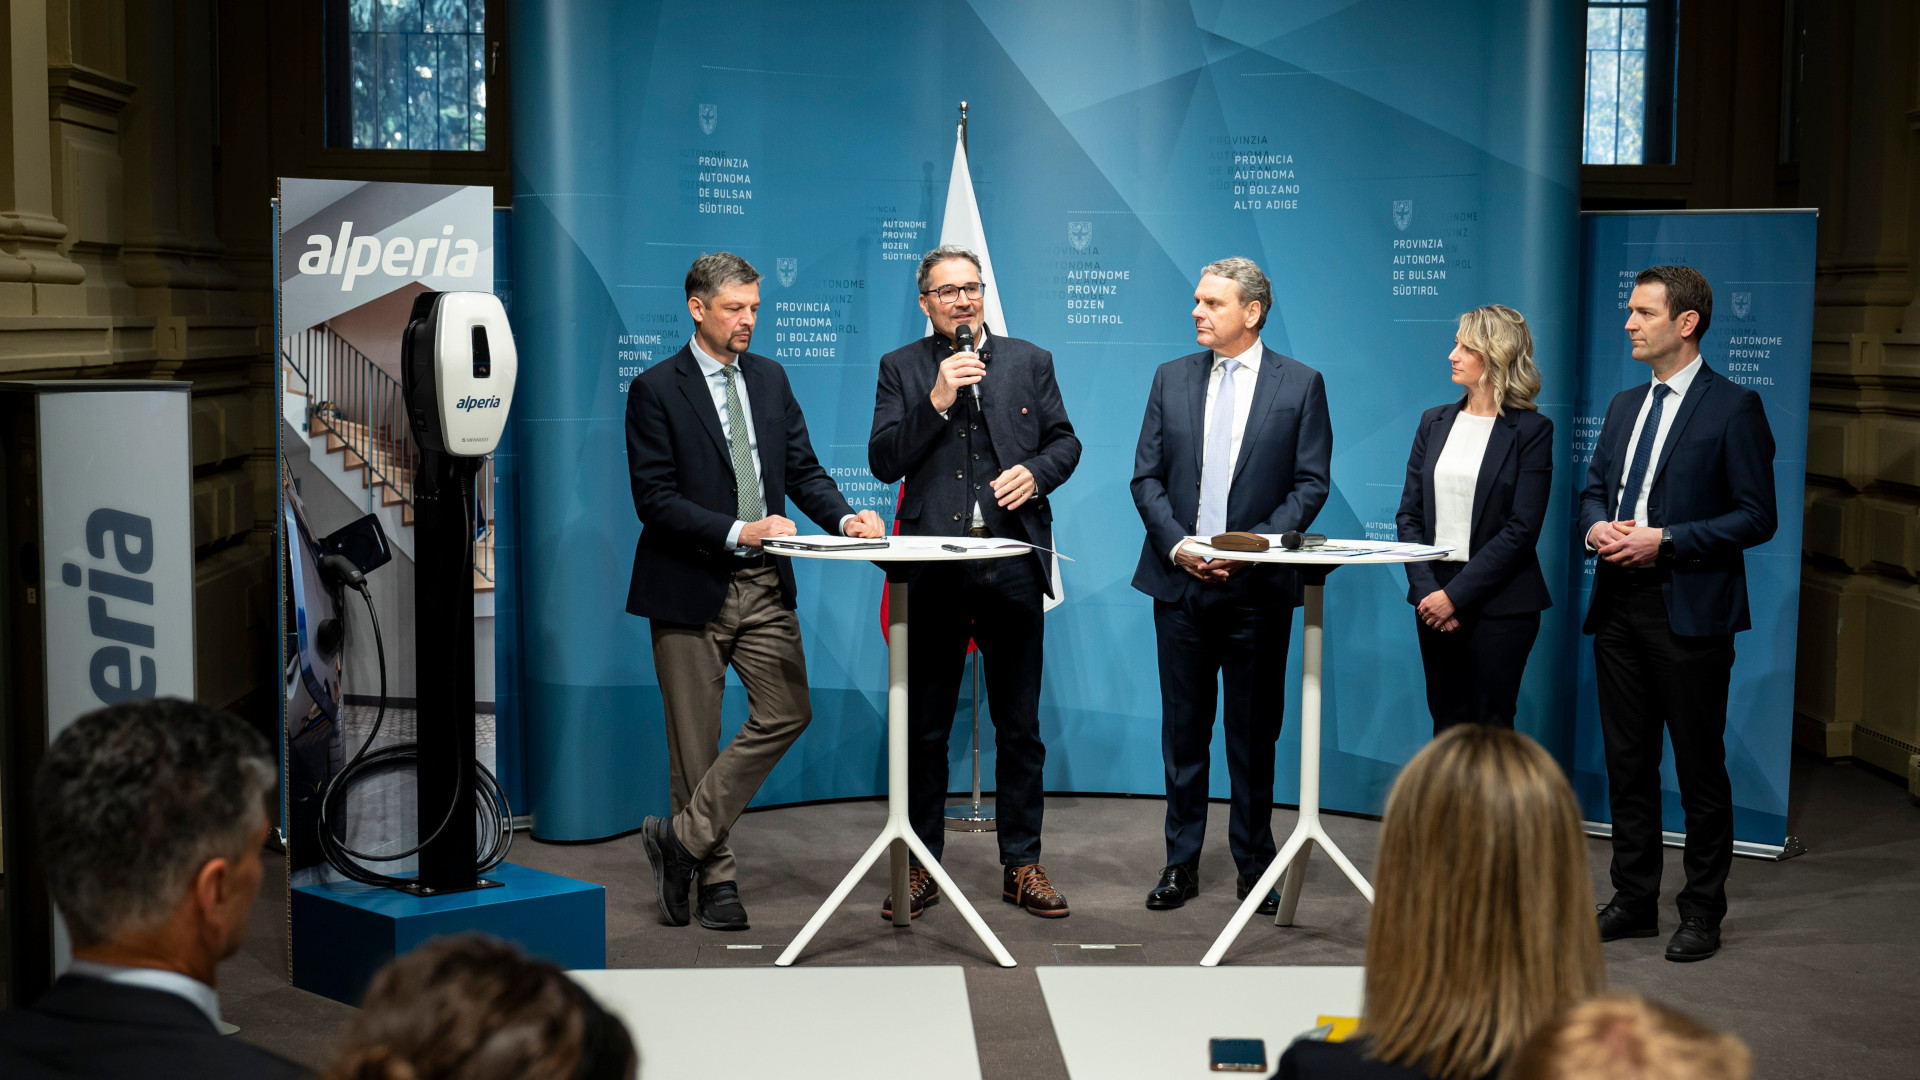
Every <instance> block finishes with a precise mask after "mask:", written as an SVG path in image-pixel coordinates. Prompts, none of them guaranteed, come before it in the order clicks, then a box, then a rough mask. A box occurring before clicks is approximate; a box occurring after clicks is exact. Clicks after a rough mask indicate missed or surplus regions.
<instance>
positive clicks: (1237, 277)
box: [1200, 255, 1273, 330]
mask: <svg viewBox="0 0 1920 1080" xmlns="http://www.w3.org/2000/svg"><path fill="white" fill-rule="evenodd" d="M1208 274H1212V275H1213V276H1215V277H1223V278H1226V279H1227V280H1228V281H1231V282H1233V283H1234V284H1235V285H1237V286H1239V287H1240V302H1241V303H1242V304H1252V303H1256V302H1257V303H1258V304H1259V305H1260V322H1259V323H1258V324H1256V325H1255V326H1254V329H1255V330H1258V329H1260V328H1261V327H1263V326H1265V325H1267V316H1268V315H1270V314H1272V312H1273V282H1271V281H1268V280H1267V275H1265V274H1263V273H1261V272H1260V264H1258V263H1256V262H1254V261H1253V260H1252V259H1249V258H1247V257H1245V256H1243V255H1235V256H1232V257H1231V258H1226V259H1215V260H1213V261H1212V262H1210V263H1208V264H1207V265H1205V266H1203V267H1201V268H1200V276H1201V277H1206V276H1207V275H1208Z"/></svg>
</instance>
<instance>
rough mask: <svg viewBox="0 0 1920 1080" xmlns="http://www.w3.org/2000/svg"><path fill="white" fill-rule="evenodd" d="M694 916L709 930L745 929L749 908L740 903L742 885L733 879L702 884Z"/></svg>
mask: <svg viewBox="0 0 1920 1080" xmlns="http://www.w3.org/2000/svg"><path fill="white" fill-rule="evenodd" d="M694 917H695V918H697V919H699V920H700V925H701V926H704V927H706V928H707V929H709V930H745V929H746V928H747V909H746V906H745V905H743V904H742V903H740V886H739V885H737V884H735V883H734V882H731V881H716V882H714V883H713V884H711V885H702V886H700V899H699V902H698V903H696V904H695V905H694Z"/></svg>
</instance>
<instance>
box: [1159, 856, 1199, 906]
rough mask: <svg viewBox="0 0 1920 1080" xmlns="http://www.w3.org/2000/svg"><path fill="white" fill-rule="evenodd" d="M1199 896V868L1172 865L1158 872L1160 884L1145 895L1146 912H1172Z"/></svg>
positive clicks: (1180, 864) (1191, 865)
mask: <svg viewBox="0 0 1920 1080" xmlns="http://www.w3.org/2000/svg"><path fill="white" fill-rule="evenodd" d="M1199 895H1200V868H1199V867H1198V866H1195V865H1194V864H1192V863H1174V864H1173V865H1172V866H1169V867H1167V868H1166V869H1165V870H1162V871H1160V883H1159V884H1158V885H1155V886H1154V887H1153V891H1152V892H1150V893H1148V894H1147V910H1148V911H1172V910H1173V909H1174V908H1177V907H1180V906H1181V905H1182V904H1185V903H1186V902H1187V901H1189V900H1191V899H1193V898H1194V897H1196V896H1199Z"/></svg>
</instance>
